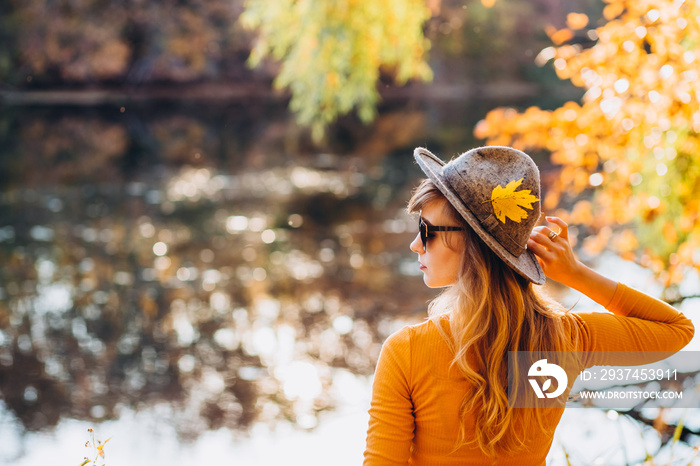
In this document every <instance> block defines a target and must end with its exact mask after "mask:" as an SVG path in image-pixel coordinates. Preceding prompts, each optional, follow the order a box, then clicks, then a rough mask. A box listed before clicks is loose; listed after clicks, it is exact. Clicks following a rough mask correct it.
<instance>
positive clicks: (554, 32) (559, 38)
mask: <svg viewBox="0 0 700 466" xmlns="http://www.w3.org/2000/svg"><path fill="white" fill-rule="evenodd" d="M545 32H546V33H547V35H548V36H549V38H550V40H551V41H552V43H553V44H555V45H561V44H563V43H564V42H566V41H569V40H571V39H573V37H574V32H573V31H572V30H571V29H566V28H564V29H557V28H555V27H554V26H547V27H546V28H545Z"/></svg>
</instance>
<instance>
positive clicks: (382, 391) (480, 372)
mask: <svg viewBox="0 0 700 466" xmlns="http://www.w3.org/2000/svg"><path fill="white" fill-rule="evenodd" d="M414 155H415V158H416V161H417V162H418V164H419V165H420V167H421V169H422V170H423V171H424V172H425V173H426V175H427V176H428V178H427V179H426V180H424V181H423V183H422V184H421V185H420V186H419V187H418V188H417V189H416V191H415V192H414V195H413V197H412V198H411V200H410V201H409V205H408V209H409V212H412V213H417V214H419V216H420V218H419V234H418V235H417V236H416V238H415V239H414V240H413V242H412V243H411V246H410V247H411V250H412V251H413V252H415V253H416V254H417V255H418V262H419V264H420V269H421V270H422V271H423V278H424V281H425V284H426V285H427V286H429V287H431V288H438V287H441V288H442V287H444V288H445V290H444V292H443V293H442V294H441V295H440V296H439V297H438V298H436V299H435V300H434V301H433V302H432V303H431V304H430V307H429V317H430V318H429V320H427V321H426V322H424V323H421V324H418V325H414V326H409V327H405V328H403V329H401V330H400V331H398V332H396V333H394V334H393V335H391V336H390V337H389V338H388V339H387V341H386V342H385V343H384V346H383V348H382V352H381V356H380V358H379V361H378V364H377V369H376V372H375V378H374V384H373V390H372V403H371V408H370V411H369V412H370V421H369V429H368V433H367V448H366V451H365V465H376V464H382V465H383V464H415V465H428V464H430V465H443V464H444V465H451V464H469V465H480V464H484V465H486V464H489V465H490V464H499V465H510V464H512V465H544V464H545V459H546V456H547V453H548V451H549V448H550V446H551V443H552V438H553V435H554V429H555V427H556V425H557V423H558V422H559V419H560V417H561V414H562V412H563V403H562V404H559V405H556V406H555V407H554V408H537V409H535V408H531V409H513V408H509V399H508V388H509V386H508V384H509V380H508V377H509V368H508V357H509V352H514V351H521V352H530V353H532V354H543V352H547V351H554V352H564V351H577V352H578V351H580V352H586V353H570V354H580V355H582V356H581V359H580V360H578V361H577V362H578V364H579V365H578V366H577V368H576V369H577V370H580V369H581V368H584V367H590V366H592V365H594V364H601V363H607V364H610V363H614V361H610V360H607V359H605V358H606V357H605V355H606V354H613V353H609V352H613V351H642V350H644V351H674V352H675V351H678V350H680V349H681V348H682V347H683V346H685V345H686V344H687V343H688V342H689V341H690V339H691V338H692V336H693V332H694V329H693V325H692V324H691V322H690V321H689V320H688V319H687V318H685V317H684V316H683V315H682V314H681V313H679V312H678V311H677V310H675V309H674V308H672V307H671V306H669V305H667V304H665V303H663V302H661V301H659V300H656V299H654V298H651V297H649V296H647V295H645V294H643V293H640V292H638V291H635V290H633V289H631V288H628V287H626V286H625V285H622V284H618V283H617V282H615V281H613V280H611V279H608V278H605V277H603V276H601V275H600V274H598V273H596V272H595V271H593V270H592V269H590V268H588V267H586V266H585V265H583V264H582V263H581V262H579V261H578V260H577V259H576V258H575V257H574V254H573V252H572V250H571V247H570V246H569V242H568V231H567V224H566V223H565V222H564V221H563V220H561V219H559V218H557V217H547V221H548V222H549V224H550V226H537V227H536V224H537V222H538V220H539V218H540V200H539V197H540V181H539V171H538V169H537V167H536V165H535V164H534V162H533V161H532V160H531V159H530V157H528V156H527V155H526V154H524V153H523V152H520V151H518V150H515V149H512V148H508V147H483V148H477V149H473V150H471V151H469V152H466V153H464V154H462V155H461V156H459V157H458V158H457V159H455V160H453V161H451V162H450V163H448V164H444V163H443V162H442V161H441V160H440V159H439V158H437V157H436V156H435V155H433V154H432V153H430V152H429V151H428V150H426V149H423V148H417V149H416V151H415V153H414ZM555 230H558V232H557V231H555ZM545 275H546V276H547V277H549V278H551V279H554V280H556V281H558V282H560V283H563V284H564V285H567V286H570V287H572V288H574V289H576V290H578V291H580V292H582V293H583V294H585V295H587V296H589V297H590V298H592V299H593V300H595V301H596V302H597V303H599V304H600V305H602V306H604V307H605V308H606V309H607V310H608V311H610V312H611V313H575V312H567V311H566V310H564V309H563V308H562V307H561V306H560V305H558V304H556V303H554V302H552V301H550V300H548V299H547V298H546V297H544V296H543V295H542V294H541V293H540V291H539V289H538V287H535V286H533V285H541V284H543V283H544V282H545ZM590 352H597V353H590ZM512 354H515V353H512ZM567 354H569V353H567ZM591 354H594V355H595V354H597V355H602V359H600V358H598V359H594V357H592V356H591ZM629 354H632V353H629ZM634 354H638V353H634ZM657 359H658V357H657ZM642 362H651V361H649V360H644V361H636V363H637V364H639V363H642ZM528 367H529V366H528ZM528 367H524V366H523V364H522V363H518V362H517V360H516V361H515V362H511V368H510V369H511V371H514V373H515V374H523V373H525V372H527V369H528ZM573 378H575V377H569V381H570V382H573ZM510 383H511V384H512V381H510ZM570 385H571V384H569V385H568V386H566V387H563V388H566V390H565V393H564V395H563V396H564V400H565V397H566V394H568V390H569V389H570V388H571V387H570ZM548 396H549V395H548ZM511 401H512V400H511ZM511 406H512V405H511Z"/></svg>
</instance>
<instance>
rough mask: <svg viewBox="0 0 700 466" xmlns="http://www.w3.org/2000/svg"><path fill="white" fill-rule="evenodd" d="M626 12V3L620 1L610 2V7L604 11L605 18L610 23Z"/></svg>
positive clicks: (613, 0) (606, 7)
mask: <svg viewBox="0 0 700 466" xmlns="http://www.w3.org/2000/svg"><path fill="white" fill-rule="evenodd" d="M623 11H625V2H624V1H620V0H610V1H609V2H608V5H606V6H605V8H604V9H603V17H604V18H605V19H607V20H608V21H611V20H613V19H615V18H617V17H618V16H620V15H621V14H622V12H623Z"/></svg>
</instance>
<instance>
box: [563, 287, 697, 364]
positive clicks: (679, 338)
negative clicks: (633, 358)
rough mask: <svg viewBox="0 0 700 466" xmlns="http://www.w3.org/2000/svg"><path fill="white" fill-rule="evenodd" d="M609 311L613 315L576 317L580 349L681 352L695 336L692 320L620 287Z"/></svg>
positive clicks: (628, 288)
mask: <svg viewBox="0 0 700 466" xmlns="http://www.w3.org/2000/svg"><path fill="white" fill-rule="evenodd" d="M607 309H608V310H609V311H610V312H612V314H610V313H606V312H591V313H580V314H575V315H574V316H575V318H576V319H577V321H578V324H579V325H578V327H579V331H580V333H579V337H580V339H579V345H578V346H579V349H580V350H581V351H591V352H613V351H644V352H668V354H669V355H670V354H671V353H673V352H676V351H679V350H680V349H681V348H683V347H684V346H685V345H687V344H688V342H689V341H690V340H691V338H692V337H693V333H694V327H693V324H692V322H691V321H690V319H688V318H687V317H685V316H684V315H683V314H682V313H680V312H679V311H677V310H676V309H674V308H673V307H672V306H670V305H668V304H666V303H664V302H663V301H660V300H658V299H656V298H653V297H651V296H649V295H647V294H644V293H642V292H640V291H637V290H635V289H633V288H630V287H628V286H625V285H623V284H621V283H620V284H618V286H617V290H616V291H615V294H614V296H613V298H612V301H611V302H610V304H608V306H607Z"/></svg>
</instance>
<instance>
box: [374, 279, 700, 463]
mask: <svg viewBox="0 0 700 466" xmlns="http://www.w3.org/2000/svg"><path fill="white" fill-rule="evenodd" d="M607 309H608V310H609V311H611V312H612V313H613V314H610V313H604V312H598V313H580V314H576V313H574V317H575V321H576V323H577V325H578V327H579V328H578V330H579V335H580V337H579V343H580V344H579V350H580V351H641V350H644V351H678V350H680V349H681V348H682V347H684V346H685V345H686V344H687V343H688V342H689V341H690V339H691V338H692V336H693V332H694V328H693V324H692V323H691V322H690V320H689V319H687V318H686V317H685V316H684V315H683V314H681V313H679V312H678V311H677V310H675V309H674V308H673V307H671V306H669V305H668V304H666V303H664V302H662V301H659V300H657V299H655V298H651V297H649V296H647V295H645V294H643V293H641V292H639V291H636V290H634V289H632V288H629V287H627V286H625V285H622V284H618V287H617V290H616V292H615V295H614V296H613V299H612V301H611V302H610V304H609V305H608V306H607ZM452 356H453V354H452V351H451V350H450V348H449V347H448V346H447V344H446V342H445V341H444V339H443V337H442V335H441V334H440V332H439V330H438V329H437V328H436V327H435V324H434V323H432V322H431V321H426V322H423V323H421V324H417V325H413V326H408V327H404V328H403V329H401V330H399V331H398V332H396V333H394V334H393V335H391V336H390V337H389V338H388V339H387V340H386V342H385V343H384V346H383V347H382V352H381V355H380V357H379V361H378V363H377V368H376V371H375V376H374V383H373V387H372V403H371V407H370V410H369V414H370V420H369V429H368V431H367V447H366V450H365V461H364V464H365V466H369V465H393V464H401V465H406V464H411V465H457V464H459V465H493V464H497V465H518V466H528V465H537V466H541V465H544V464H545V459H546V457H547V453H548V451H549V448H550V446H551V444H552V437H553V434H551V433H550V434H546V433H545V432H542V431H541V430H540V429H536V428H533V429H532V431H531V435H530V437H529V438H528V439H526V444H527V448H526V449H525V450H523V451H520V452H519V453H518V454H517V455H514V456H499V457H498V458H497V460H496V461H495V462H494V459H493V458H492V457H488V456H486V455H484V454H483V453H482V452H481V451H480V450H479V449H478V448H477V447H473V448H469V447H462V448H460V449H459V450H457V451H456V452H453V451H452V450H453V448H454V445H455V441H456V439H457V435H458V431H459V419H458V410H459V406H460V404H461V402H462V399H463V397H464V395H465V393H466V392H467V391H468V390H469V384H468V383H467V382H466V380H464V379H463V378H460V377H459V375H458V374H455V370H454V369H453V370H451V371H449V373H448V369H449V367H450V363H451V361H452ZM562 413H563V408H562V409H551V410H549V412H548V418H547V424H548V427H551V429H549V430H550V432H553V430H554V427H555V426H556V425H557V424H558V423H559V420H560V418H561V415H562ZM472 429H473V426H472ZM472 431H473V430H472Z"/></svg>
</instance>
